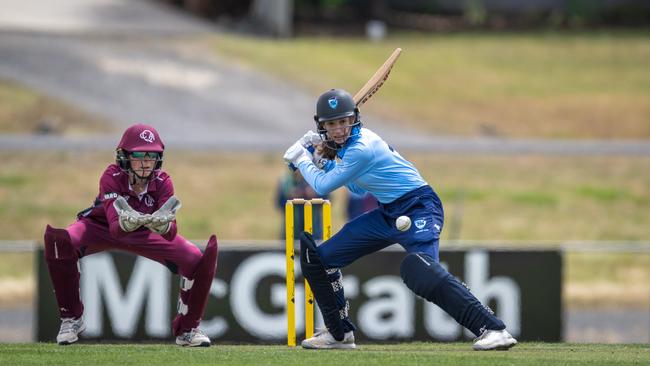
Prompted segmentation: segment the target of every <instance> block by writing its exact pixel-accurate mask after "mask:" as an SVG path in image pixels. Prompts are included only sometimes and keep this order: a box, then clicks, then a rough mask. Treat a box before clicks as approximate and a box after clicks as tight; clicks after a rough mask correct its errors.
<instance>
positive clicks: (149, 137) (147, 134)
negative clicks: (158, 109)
mask: <svg viewBox="0 0 650 366" xmlns="http://www.w3.org/2000/svg"><path fill="white" fill-rule="evenodd" d="M140 138H141V139H143V140H144V141H146V142H148V143H152V142H154V141H155V140H156V137H155V136H154V134H153V132H151V131H149V130H144V131H142V132H141V133H140Z"/></svg>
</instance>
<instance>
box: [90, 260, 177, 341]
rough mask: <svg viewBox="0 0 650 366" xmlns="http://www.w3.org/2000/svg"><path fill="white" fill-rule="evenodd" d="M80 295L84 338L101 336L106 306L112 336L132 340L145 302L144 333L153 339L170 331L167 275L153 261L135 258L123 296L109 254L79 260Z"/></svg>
mask: <svg viewBox="0 0 650 366" xmlns="http://www.w3.org/2000/svg"><path fill="white" fill-rule="evenodd" d="M80 262H81V263H82V268H83V276H81V296H82V299H83V302H84V305H85V311H84V316H85V321H86V335H88V336H91V337H99V336H101V335H103V329H102V325H103V319H102V303H104V304H105V306H106V310H107V313H108V316H109V317H110V324H111V326H112V328H113V333H114V334H115V335H117V336H120V337H124V338H130V337H132V336H133V335H134V334H135V332H136V330H137V325H138V323H139V318H140V315H141V310H142V307H143V304H144V302H145V300H146V302H147V307H146V311H145V313H146V319H145V331H146V332H147V334H148V335H150V336H154V337H166V336H169V334H170V328H169V319H168V317H169V306H170V305H169V301H170V300H169V291H170V287H171V286H170V277H171V275H170V273H169V271H168V270H167V268H165V267H164V266H161V265H160V264H159V263H157V262H154V261H152V260H149V259H146V258H143V257H138V259H136V261H135V265H134V267H133V272H132V273H131V277H130V279H129V282H128V285H127V289H126V291H125V292H124V293H122V286H121V284H120V279H119V276H118V274H117V271H116V269H115V265H114V263H113V258H112V256H111V255H110V254H107V253H100V254H95V255H92V256H88V257H85V258H83V259H82V260H81V261H80Z"/></svg>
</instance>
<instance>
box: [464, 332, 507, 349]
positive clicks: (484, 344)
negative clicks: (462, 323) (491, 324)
mask: <svg viewBox="0 0 650 366" xmlns="http://www.w3.org/2000/svg"><path fill="white" fill-rule="evenodd" d="M515 344H517V340H516V339H514V338H513V337H512V336H511V335H510V333H508V331H506V330H505V329H503V330H486V331H484V332H483V333H482V334H481V335H480V336H479V337H478V338H476V339H475V340H474V346H473V348H474V350H475V351H491V350H499V351H507V350H508V349H510V348H511V347H512V346H514V345H515Z"/></svg>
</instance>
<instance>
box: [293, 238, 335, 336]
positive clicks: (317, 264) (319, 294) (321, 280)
mask: <svg viewBox="0 0 650 366" xmlns="http://www.w3.org/2000/svg"><path fill="white" fill-rule="evenodd" d="M300 268H301V269H302V274H303V276H305V278H306V279H307V281H308V282H309V285H310V286H311V290H312V292H313V294H314V298H315V299H316V303H317V304H318V307H319V308H320V311H321V313H322V314H323V320H324V322H325V326H326V327H327V330H328V331H329V332H330V334H332V337H334V339H336V340H337V341H342V340H343V338H344V337H345V330H344V325H343V321H342V320H341V314H340V312H339V306H338V304H337V296H336V293H334V289H333V288H332V283H331V282H330V280H329V279H328V276H327V271H326V270H325V267H324V266H323V264H322V263H321V261H320V258H319V257H318V254H317V252H316V243H315V242H314V239H313V237H312V236H311V234H309V233H307V232H303V233H302V234H301V235H300Z"/></svg>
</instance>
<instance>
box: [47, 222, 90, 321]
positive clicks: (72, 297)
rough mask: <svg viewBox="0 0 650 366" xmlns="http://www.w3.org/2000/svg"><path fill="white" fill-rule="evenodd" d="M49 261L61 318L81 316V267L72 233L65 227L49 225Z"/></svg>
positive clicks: (48, 264)
mask: <svg viewBox="0 0 650 366" xmlns="http://www.w3.org/2000/svg"><path fill="white" fill-rule="evenodd" d="M44 243H45V262H46V263H47V268H48V271H49V272H50V279H51V280H52V286H53V287H54V294H55V295H56V301H57V303H58V305H59V315H60V316H61V318H75V319H77V318H79V317H81V315H83V304H82V303H81V299H80V296H79V267H78V255H77V251H76V250H75V249H74V247H73V246H72V240H71V239H70V234H69V233H68V231H67V230H64V229H55V228H53V227H51V226H50V225H47V228H46V229H45V236H44Z"/></svg>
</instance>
